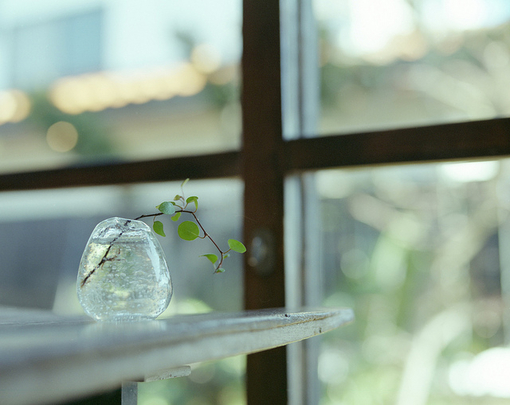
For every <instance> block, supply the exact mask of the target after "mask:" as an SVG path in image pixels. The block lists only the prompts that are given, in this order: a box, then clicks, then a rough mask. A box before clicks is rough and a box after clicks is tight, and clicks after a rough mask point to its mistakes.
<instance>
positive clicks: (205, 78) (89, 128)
mask: <svg viewBox="0 0 510 405" xmlns="http://www.w3.org/2000/svg"><path fill="white" fill-rule="evenodd" d="M0 23H1V25H2V32H1V33H0V52H1V53H2V58H1V61H0V172H12V171H20V170H33V169H41V168H48V167H58V166H62V165H67V164H74V163H79V162H83V161H86V162H90V161H97V160H99V159H101V160H103V161H104V160H106V161H108V160H141V159H152V158H161V157H168V156H177V155H186V154H201V153H212V152H218V151H224V150H233V149H237V148H238V147H239V144H240V127H241V125H240V107H239V85H238V83H239V60H240V55H241V46H242V43H241V1H240V0H221V1H219V2H214V3H209V2H201V1H196V0H194V1H188V2H179V1H174V0H172V1H165V0H150V1H145V0H134V1H124V2H119V1H116V0H92V1H91V0H77V1H72V2H69V1H65V0H45V1H38V0H6V1H2V2H1V4H0Z"/></svg>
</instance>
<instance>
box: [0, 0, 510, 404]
mask: <svg viewBox="0 0 510 405" xmlns="http://www.w3.org/2000/svg"><path fill="white" fill-rule="evenodd" d="M280 23H281V21H280V2H279V0H266V1H264V2H260V1H257V0H244V1H243V56H242V83H243V89H242V106H243V112H242V118H243V134H242V140H243V142H242V148H241V150H236V151H229V152H223V153H215V154H209V155H201V156H185V157H174V158H167V159H159V160H150V161H140V162H129V163H102V164H97V165H88V166H85V165H84V166H75V167H65V168H61V169H52V170H43V171H31V172H20V173H7V174H2V175H0V191H14V190H36V189H56V188H63V187H78V186H97V185H121V184H130V183H141V182H160V181H172V180H182V179H183V178H186V177H190V178H193V179H212V178H224V177H240V178H241V179H242V180H243V181H244V224H243V228H244V231H243V232H244V241H245V242H246V245H247V247H248V252H247V254H246V255H244V256H245V259H244V260H245V262H244V268H245V282H244V292H245V301H244V303H245V308H246V309H260V308H268V307H281V306H285V274H284V268H285V263H284V221H283V214H284V182H285V179H286V178H288V177H289V176H290V175H300V174H302V173H305V172H313V171H316V170H321V169H328V168H341V167H366V166H370V165H395V164H406V163H418V162H435V161H454V160H461V159H493V158H502V157H506V156H509V155H510V118H498V119H490V120H483V121H471V122H460V123H453V124H442V125H430V126H420V127H410V128H402V129H394V130H383V131H370V132H364V133H356V134H337V135H332V136H317V137H306V138H305V137H298V138H297V139H285V138H284V134H283V125H282V92H281V89H282V75H281V70H282V69H281V57H280V56H281V52H280V51H281V46H280V34H281V33H280V25H281V24H280ZM260 232H265V234H269V235H271V244H272V248H273V257H272V262H271V268H270V269H269V270H264V271H262V270H261V269H258V268H257V266H253V265H252V264H253V261H250V248H251V242H252V240H253V238H255V237H256V236H257V235H260ZM286 364H287V353H286V351H285V349H283V348H279V349H273V350H271V351H268V352H263V353H258V354H253V355H249V356H248V364H247V398H248V403H253V404H260V403H271V404H286V403H287V402H288V392H287V387H288V385H287V369H286Z"/></svg>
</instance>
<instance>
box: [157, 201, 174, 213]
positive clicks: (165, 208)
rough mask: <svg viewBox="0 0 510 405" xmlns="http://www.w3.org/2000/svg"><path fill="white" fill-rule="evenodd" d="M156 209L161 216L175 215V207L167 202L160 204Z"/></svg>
mask: <svg viewBox="0 0 510 405" xmlns="http://www.w3.org/2000/svg"><path fill="white" fill-rule="evenodd" d="M156 208H157V209H158V210H160V211H161V212H162V213H163V214H167V215H173V214H174V213H175V206H174V204H172V203H171V202H169V201H165V202H162V203H161V204H159V205H158V206H157V207H156Z"/></svg>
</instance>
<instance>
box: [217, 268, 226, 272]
mask: <svg viewBox="0 0 510 405" xmlns="http://www.w3.org/2000/svg"><path fill="white" fill-rule="evenodd" d="M224 272H225V269H222V268H219V269H217V270H216V271H215V273H224Z"/></svg>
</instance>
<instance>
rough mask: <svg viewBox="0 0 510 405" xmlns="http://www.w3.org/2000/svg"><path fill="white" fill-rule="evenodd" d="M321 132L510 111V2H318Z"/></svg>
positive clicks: (481, 116)
mask: <svg viewBox="0 0 510 405" xmlns="http://www.w3.org/2000/svg"><path fill="white" fill-rule="evenodd" d="M314 10H315V15H316V18H317V26H318V30H319V37H320V39H319V48H320V49H319V52H320V76H321V111H320V119H319V121H320V122H319V126H320V130H319V132H320V133H322V134H339V133H348V132H357V131H366V130H374V129H385V128H395V127H405V126H416V125H429V124H437V123H445V122H458V121H469V120H480V119H488V118H493V117H498V116H507V115H509V113H510V97H509V94H508V92H507V91H506V89H507V88H508V80H509V79H508V77H509V73H510V37H509V27H510V25H509V21H510V3H509V2H508V1H506V0H472V1H462V0H412V1H410V0H375V1H374V0H342V1H336V2H332V1H329V0H314Z"/></svg>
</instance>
